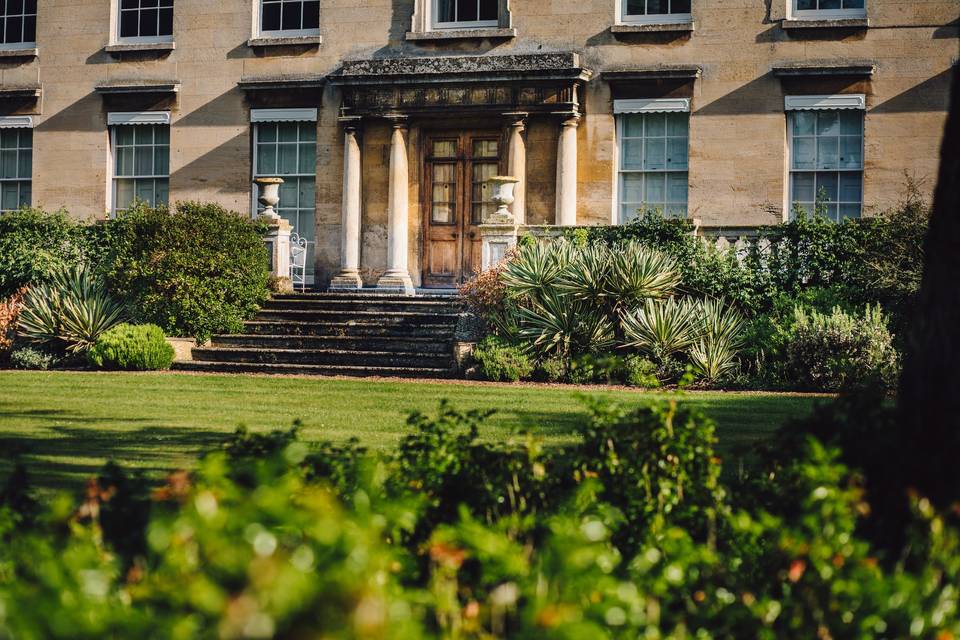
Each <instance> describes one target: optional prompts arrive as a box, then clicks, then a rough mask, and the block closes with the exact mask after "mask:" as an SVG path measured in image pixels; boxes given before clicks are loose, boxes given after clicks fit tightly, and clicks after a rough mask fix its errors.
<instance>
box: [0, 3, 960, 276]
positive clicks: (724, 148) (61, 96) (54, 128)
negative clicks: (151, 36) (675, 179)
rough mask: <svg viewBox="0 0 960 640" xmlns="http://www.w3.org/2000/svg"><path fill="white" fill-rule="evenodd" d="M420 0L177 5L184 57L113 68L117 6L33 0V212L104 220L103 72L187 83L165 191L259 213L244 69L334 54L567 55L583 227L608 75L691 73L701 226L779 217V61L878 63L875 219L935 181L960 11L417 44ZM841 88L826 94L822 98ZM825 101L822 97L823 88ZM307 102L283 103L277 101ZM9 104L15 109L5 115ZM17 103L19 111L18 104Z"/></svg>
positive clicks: (543, 25) (703, 21)
mask: <svg viewBox="0 0 960 640" xmlns="http://www.w3.org/2000/svg"><path fill="white" fill-rule="evenodd" d="M413 1H414V0H322V2H321V29H322V36H323V43H322V44H321V45H320V46H318V47H301V48H291V47H281V48H269V49H259V50H258V49H252V48H250V47H248V46H247V40H248V38H250V37H251V24H252V15H253V7H252V5H251V2H250V0H191V1H190V2H182V3H178V4H177V5H176V11H175V26H174V34H175V40H176V49H175V50H174V51H172V52H170V53H169V54H167V55H161V56H156V55H153V56H139V57H131V56H128V57H124V58H119V59H118V58H115V57H112V56H111V55H109V54H108V53H106V52H105V51H104V46H105V45H107V44H108V41H109V37H108V36H109V33H108V32H109V16H110V13H111V10H112V9H111V1H110V0H72V1H70V2H67V1H66V0H40V2H39V19H38V34H37V41H38V49H39V57H38V58H36V59H26V60H24V59H10V58H0V70H2V83H3V85H4V86H5V87H6V86H15V85H25V84H35V83H37V82H39V83H42V86H43V98H42V101H41V102H40V103H39V104H38V105H37V107H36V108H27V109H26V111H27V112H32V113H34V114H35V122H36V127H35V138H34V140H35V141H34V178H33V194H34V204H35V205H38V206H43V207H47V208H57V207H60V206H65V207H67V208H68V209H69V210H70V211H71V212H72V213H73V214H74V215H76V216H80V217H90V216H103V215H104V212H105V208H106V194H107V190H108V182H107V176H108V167H107V162H108V145H109V140H108V135H107V129H106V108H105V106H104V101H103V99H102V97H101V96H99V95H98V94H96V93H95V92H94V87H95V86H97V85H98V84H103V83H107V82H111V81H126V80H131V79H150V80H157V81H166V80H179V82H180V83H181V90H180V92H179V96H178V97H177V100H176V104H175V105H174V106H173V109H172V111H173V124H172V131H171V180H170V194H171V199H174V200H176V199H186V198H190V199H204V200H216V201H218V202H221V203H223V204H224V205H226V206H228V207H231V208H235V209H238V210H241V211H246V210H248V209H249V206H250V205H249V203H250V171H251V169H250V152H251V150H250V147H251V141H250V125H249V115H248V109H249V108H250V104H249V103H248V102H247V99H246V98H245V94H244V93H243V92H242V91H241V90H240V89H238V88H237V82H238V81H239V80H241V79H242V78H249V77H256V76H276V75H280V74H328V73H331V72H333V71H334V70H336V69H337V67H338V66H339V64H340V62H341V60H343V59H352V58H364V57H371V56H378V57H387V56H397V55H441V54H448V55H453V54H457V55H462V54H473V53H485V54H490V55H496V54H503V53H511V52H513V53H523V52H543V51H555V50H573V51H577V52H579V53H580V54H581V57H582V62H583V63H584V66H586V67H588V68H591V69H592V70H594V71H595V72H596V75H595V77H594V80H593V81H591V82H590V83H589V85H588V88H587V91H586V96H585V110H586V115H585V118H584V120H583V121H582V122H581V125H580V127H579V130H578V136H579V153H580V161H579V165H580V174H579V205H578V206H579V210H578V221H579V222H580V223H586V224H601V223H609V222H610V221H611V217H612V211H613V207H612V199H613V197H614V192H615V188H614V184H615V177H614V175H613V172H614V163H613V158H614V144H615V141H614V137H615V134H614V119H613V116H612V115H611V114H612V96H611V91H610V87H609V86H608V85H607V84H606V83H604V82H603V81H602V80H600V79H599V75H600V72H602V71H604V70H611V69H618V68H624V67H630V66H637V65H651V64H657V63H664V64H697V65H700V66H702V68H703V75H702V78H701V79H699V80H698V81H697V82H696V84H695V86H694V92H693V102H692V113H691V126H690V195H689V203H690V212H691V215H693V216H696V217H698V218H700V219H701V220H702V221H703V223H704V224H705V225H717V224H729V225H749V224H762V223H769V222H774V221H777V220H780V219H782V216H783V211H784V200H785V176H786V167H785V162H786V160H785V158H786V154H785V151H786V149H785V145H786V137H785V128H786V125H785V116H784V112H783V87H782V86H781V82H780V81H779V80H777V79H775V78H774V77H773V76H772V75H771V74H770V67H771V65H773V64H775V63H783V62H798V61H813V60H829V61H837V60H869V61H872V62H875V63H876V74H875V76H874V77H873V79H872V80H871V81H869V82H865V83H862V91H863V92H864V93H866V94H867V107H868V111H867V117H866V132H865V134H866V137H865V140H866V142H865V144H866V155H865V187H864V188H865V200H866V205H867V208H868V210H875V209H877V208H882V207H885V206H887V205H888V204H889V203H891V202H893V201H895V200H896V198H897V197H898V195H899V193H900V191H901V188H902V183H903V178H902V174H903V172H904V171H908V172H910V173H911V174H913V175H914V176H915V177H916V178H918V179H920V180H922V181H925V183H924V187H925V189H926V191H927V192H928V193H929V192H930V191H931V190H932V188H933V180H934V177H935V175H936V171H935V169H936V165H937V159H938V144H939V138H940V135H941V131H942V126H943V123H944V120H945V109H946V104H947V94H948V76H949V72H948V70H949V67H950V65H951V64H953V63H954V62H955V61H956V58H957V52H958V28H957V17H958V4H957V1H956V0H913V1H909V2H908V1H902V0H867V5H868V14H869V21H870V27H869V28H868V29H865V30H854V31H852V32H851V31H848V32H842V31H841V32H837V31H835V30H827V31H823V30H806V32H805V33H799V32H791V33H787V32H786V31H785V30H783V29H782V28H781V24H780V22H779V20H781V19H782V18H783V17H784V14H785V7H786V2H787V0H766V1H764V0H694V2H693V16H694V21H695V25H696V28H695V30H694V31H693V32H692V33H690V34H684V33H680V34H672V33H651V34H613V33H611V31H610V26H611V25H612V24H613V23H614V7H615V2H614V0H510V6H511V11H512V16H513V26H514V27H515V28H516V29H517V32H518V35H517V37H516V38H512V39H507V40H498V41H495V42H491V41H478V40H468V41H456V40H449V41H443V42H436V43H424V42H420V41H418V42H416V43H414V42H409V41H407V40H406V38H405V34H406V32H407V31H408V30H409V29H410V19H411V16H412V13H413ZM832 88H835V87H831V89H832ZM825 92H827V91H825ZM320 98H321V96H319V95H318V96H316V101H318V102H322V104H321V109H320V117H319V122H318V153H317V163H318V169H317V227H318V228H317V238H318V251H317V255H318V263H319V266H320V268H321V269H320V276H321V278H324V277H329V275H330V272H331V271H334V270H335V269H336V266H337V264H338V262H339V238H340V233H339V220H340V203H339V200H340V191H341V184H342V170H343V167H342V144H343V143H342V132H341V131H340V129H339V127H338V125H337V122H336V118H337V114H338V106H339V96H338V93H337V91H336V90H335V89H333V88H329V87H328V88H327V89H326V90H324V91H323V92H322V100H321V99H320ZM302 99H303V98H302V96H300V97H298V96H294V95H277V96H275V100H276V103H277V104H278V105H286V104H289V105H290V106H312V105H303V104H297V101H298V100H302ZM6 108H7V112H8V113H9V112H11V110H12V109H14V107H11V106H9V105H8V106H7V107H6ZM16 109H17V110H21V111H22V110H24V109H23V108H22V107H20V106H17V107H16ZM418 136H419V130H418V129H417V128H416V127H414V128H413V129H412V130H411V133H410V141H411V144H410V154H411V156H410V177H411V192H410V193H411V209H410V212H411V215H410V234H411V243H410V251H411V263H410V265H411V271H412V272H414V273H412V275H413V276H414V279H415V280H417V279H418V278H419V273H418V272H419V269H420V265H419V243H418V242H417V240H418V239H419V235H420V224H421V221H420V208H419V204H416V203H418V201H419V188H418V184H417V180H418V178H419V170H418V158H417V156H416V152H417V148H418ZM556 136H557V128H556V127H554V126H552V125H551V124H550V123H549V122H546V121H535V122H531V124H530V126H529V128H528V132H527V141H528V149H529V159H528V167H529V179H528V184H529V195H528V196H527V207H528V222H529V223H531V224H538V223H548V222H551V221H552V217H553V203H554V197H555V187H554V181H555V159H556ZM388 142H389V129H388V128H387V126H386V125H385V124H381V123H370V124H368V125H367V126H366V127H365V130H364V134H363V141H362V145H363V153H364V158H363V167H364V178H363V189H364V195H363V240H364V244H363V258H362V264H363V267H364V268H365V269H366V270H368V272H369V273H368V276H369V277H370V278H372V277H375V274H376V272H377V271H378V270H379V269H382V268H383V265H384V260H385V245H386V237H385V234H386V175H387V174H386V148H387V147H386V145H387V144H388Z"/></svg>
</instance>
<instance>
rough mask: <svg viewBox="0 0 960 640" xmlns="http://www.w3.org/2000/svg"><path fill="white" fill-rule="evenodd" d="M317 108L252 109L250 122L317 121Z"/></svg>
mask: <svg viewBox="0 0 960 640" xmlns="http://www.w3.org/2000/svg"><path fill="white" fill-rule="evenodd" d="M316 121H317V110H316V109H251V110H250V122H316Z"/></svg>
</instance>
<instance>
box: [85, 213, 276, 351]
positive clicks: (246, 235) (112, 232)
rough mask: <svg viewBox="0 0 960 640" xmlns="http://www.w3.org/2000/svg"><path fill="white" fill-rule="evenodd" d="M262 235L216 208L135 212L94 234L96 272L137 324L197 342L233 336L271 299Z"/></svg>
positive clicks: (252, 223)
mask: <svg viewBox="0 0 960 640" xmlns="http://www.w3.org/2000/svg"><path fill="white" fill-rule="evenodd" d="M262 231H263V228H262V225H261V224H260V223H257V222H255V221H252V220H250V218H249V217H248V216H242V215H240V214H238V213H236V212H233V211H228V210H227V209H224V208H223V207H221V206H220V205H217V204H209V203H199V202H180V203H177V204H176V206H175V207H174V208H173V209H170V210H168V209H166V208H164V207H158V208H156V209H151V208H148V207H145V206H136V207H134V208H132V209H131V210H130V211H128V212H127V213H124V214H122V215H120V216H118V217H117V218H116V219H115V220H111V221H109V222H107V223H105V224H103V225H100V227H99V228H98V230H97V235H98V239H97V244H98V246H100V247H101V248H102V252H103V253H102V255H101V257H100V260H99V265H98V269H99V272H100V273H101V274H102V275H103V276H104V278H105V279H106V282H107V285H108V287H109V288H110V290H111V292H112V293H114V294H115V295H117V296H119V297H122V298H123V299H125V300H127V301H128V302H129V303H130V306H131V308H132V309H133V310H134V312H135V314H136V320H137V321H138V322H142V323H151V324H156V325H158V326H159V327H161V328H162V329H163V330H164V331H165V332H166V333H167V334H168V335H175V336H189V337H195V338H197V339H199V340H201V341H202V340H205V339H206V338H208V337H209V336H210V335H211V334H213V333H237V332H240V331H241V330H242V328H243V322H244V320H247V319H248V318H249V317H250V316H252V315H253V314H254V313H255V312H256V311H257V309H258V307H259V305H260V304H261V303H262V302H263V301H264V300H265V299H266V297H267V295H268V291H267V283H268V280H269V272H268V270H267V260H268V256H267V250H266V247H265V246H264V243H263V238H262V235H261V234H262Z"/></svg>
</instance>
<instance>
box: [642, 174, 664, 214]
mask: <svg viewBox="0 0 960 640" xmlns="http://www.w3.org/2000/svg"><path fill="white" fill-rule="evenodd" d="M646 187H647V193H646V197H645V198H644V199H643V201H644V202H645V203H646V205H647V206H648V207H655V208H660V210H661V211H662V210H663V203H664V202H666V200H667V176H666V174H664V173H659V174H649V173H648V174H647V175H646Z"/></svg>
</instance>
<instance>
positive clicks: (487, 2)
mask: <svg viewBox="0 0 960 640" xmlns="http://www.w3.org/2000/svg"><path fill="white" fill-rule="evenodd" d="M499 5H500V2H499V0H480V19H481V20H496V19H497V18H498V17H499V13H500V6H499Z"/></svg>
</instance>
